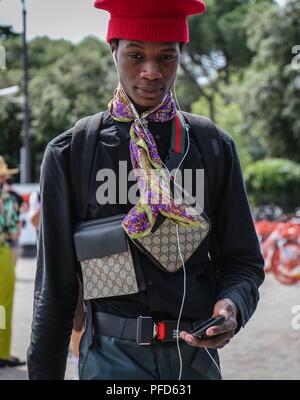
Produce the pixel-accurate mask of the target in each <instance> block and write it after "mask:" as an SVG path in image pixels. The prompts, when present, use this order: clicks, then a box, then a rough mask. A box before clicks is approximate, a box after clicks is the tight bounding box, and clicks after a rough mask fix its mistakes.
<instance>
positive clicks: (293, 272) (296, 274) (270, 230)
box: [255, 216, 300, 285]
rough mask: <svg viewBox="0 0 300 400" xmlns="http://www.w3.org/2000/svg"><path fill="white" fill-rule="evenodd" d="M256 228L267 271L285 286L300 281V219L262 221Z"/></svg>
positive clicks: (293, 217)
mask: <svg viewBox="0 0 300 400" xmlns="http://www.w3.org/2000/svg"><path fill="white" fill-rule="evenodd" d="M281 219H283V218H282V217H281ZM255 226H256V229H257V234H258V237H259V239H260V243H261V251H262V254H263V257H264V259H265V271H266V272H268V271H272V272H273V274H274V275H275V277H276V279H277V280H278V281H279V282H281V283H283V284H287V285H291V284H294V283H296V282H298V281H300V218H297V217H295V216H292V218H291V219H290V220H288V221H286V222H277V221H268V220H261V221H256V222H255Z"/></svg>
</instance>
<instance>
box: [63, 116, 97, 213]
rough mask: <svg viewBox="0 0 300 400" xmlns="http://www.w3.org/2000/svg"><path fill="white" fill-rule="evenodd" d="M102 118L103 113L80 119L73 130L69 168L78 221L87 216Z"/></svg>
mask: <svg viewBox="0 0 300 400" xmlns="http://www.w3.org/2000/svg"><path fill="white" fill-rule="evenodd" d="M103 116H104V112H101V113H97V114H95V115H93V116H89V117H85V118H82V119H81V120H79V121H78V122H77V123H76V124H75V126H74V128H73V133H72V142H71V155H70V168H71V182H72V188H73V195H74V198H75V212H76V217H77V218H78V221H83V220H84V219H85V218H86V215H87V209H88V195H89V187H90V182H91V175H92V174H91V172H92V168H93V163H94V158H95V152H96V147H97V138H98V133H99V131H100V129H101V125H102V121H103Z"/></svg>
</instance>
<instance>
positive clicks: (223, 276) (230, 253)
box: [212, 129, 264, 332]
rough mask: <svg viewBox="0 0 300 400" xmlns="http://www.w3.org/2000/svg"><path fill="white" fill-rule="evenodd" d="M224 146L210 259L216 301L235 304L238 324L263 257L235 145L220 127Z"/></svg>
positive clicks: (258, 280)
mask: <svg viewBox="0 0 300 400" xmlns="http://www.w3.org/2000/svg"><path fill="white" fill-rule="evenodd" d="M219 132H220V135H221V141H222V142H223V145H224V158H225V169H224V181H223V188H222V193H221V196H220V201H219V204H218V207H217V211H216V218H215V222H214V224H213V228H212V229H213V237H214V246H213V249H212V252H213V258H214V259H216V260H217V265H218V274H217V300H221V299H224V298H229V299H231V300H232V301H233V302H234V303H235V304H236V306H237V308H238V310H239V313H238V327H237V330H236V332H238V331H239V330H240V328H241V327H244V326H245V325H246V323H247V322H248V320H249V319H250V318H251V316H252V314H253V313H254V311H255V309H256V307H257V304H258V301H259V292H258V288H259V286H260V285H261V284H262V283H263V281H264V270H263V268H264V259H263V256H262V254H261V251H260V245H259V241H258V237H257V234H256V231H255V227H254V223H253V219H252V215H251V211H250V208H249V203H248V198H247V194H246V189H245V184H244V180H243V176H242V170H241V165H240V162H239V158H238V154H237V151H236V146H235V144H234V142H233V140H232V138H231V137H230V136H229V135H228V134H227V133H226V132H224V131H223V130H221V129H219Z"/></svg>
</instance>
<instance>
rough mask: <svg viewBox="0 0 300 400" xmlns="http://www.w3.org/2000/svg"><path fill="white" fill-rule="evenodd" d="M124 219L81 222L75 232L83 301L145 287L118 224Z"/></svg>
mask: <svg viewBox="0 0 300 400" xmlns="http://www.w3.org/2000/svg"><path fill="white" fill-rule="evenodd" d="M124 216H125V215H115V216H112V217H106V218H101V219H96V220H92V221H87V222H82V223H80V224H79V225H78V226H77V228H76V230H75V233H74V244H75V250H76V255H77V260H78V261H79V262H80V264H81V270H82V278H83V294H84V299H85V300H91V299H96V298H103V297H113V296H122V295H128V294H134V293H137V292H139V291H140V290H143V289H144V288H145V287H144V280H143V276H142V274H141V269H140V265H139V258H138V254H137V251H136V249H135V246H134V245H133V244H132V243H130V240H128V236H127V234H126V232H125V231H124V229H123V227H122V225H121V224H122V220H123V218H124Z"/></svg>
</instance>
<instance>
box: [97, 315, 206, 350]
mask: <svg viewBox="0 0 300 400" xmlns="http://www.w3.org/2000/svg"><path fill="white" fill-rule="evenodd" d="M201 322H203V320H199V321H195V322H188V321H181V322H180V325H179V331H186V332H189V331H191V330H192V329H193V328H194V327H195V326H197V325H199V324H200V323H201ZM93 328H94V332H95V333H96V334H99V335H104V336H112V337H115V338H118V339H125V340H133V341H136V342H137V344H139V345H150V344H152V343H153V340H156V341H157V342H175V341H176V340H177V334H176V333H177V332H176V328H177V320H166V321H161V322H158V323H154V322H153V319H152V317H146V316H140V317H139V318H123V317H120V316H117V315H113V314H108V313H104V312H94V313H93ZM179 340H182V339H181V338H179Z"/></svg>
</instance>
